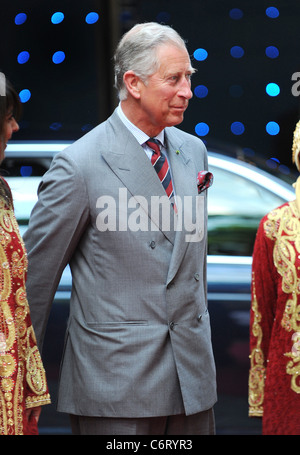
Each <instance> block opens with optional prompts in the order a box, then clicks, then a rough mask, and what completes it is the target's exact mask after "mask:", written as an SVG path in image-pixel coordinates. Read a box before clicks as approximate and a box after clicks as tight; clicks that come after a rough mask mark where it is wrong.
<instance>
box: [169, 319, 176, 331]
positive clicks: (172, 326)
mask: <svg viewBox="0 0 300 455" xmlns="http://www.w3.org/2000/svg"><path fill="white" fill-rule="evenodd" d="M169 327H170V329H171V330H174V327H175V322H173V321H172V322H170V324H169Z"/></svg>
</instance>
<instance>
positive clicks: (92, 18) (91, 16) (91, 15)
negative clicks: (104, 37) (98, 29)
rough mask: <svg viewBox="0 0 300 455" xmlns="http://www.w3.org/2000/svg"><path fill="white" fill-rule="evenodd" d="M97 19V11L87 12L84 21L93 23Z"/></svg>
mask: <svg viewBox="0 0 300 455" xmlns="http://www.w3.org/2000/svg"><path fill="white" fill-rule="evenodd" d="M98 19H99V14H98V13H88V14H87V15H86V18H85V22H86V23H87V24H95V22H97V21H98Z"/></svg>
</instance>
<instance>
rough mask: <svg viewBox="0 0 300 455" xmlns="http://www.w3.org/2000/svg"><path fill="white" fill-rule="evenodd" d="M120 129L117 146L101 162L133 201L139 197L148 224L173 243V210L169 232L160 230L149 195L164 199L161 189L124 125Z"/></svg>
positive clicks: (149, 164)
mask: <svg viewBox="0 0 300 455" xmlns="http://www.w3.org/2000/svg"><path fill="white" fill-rule="evenodd" d="M123 129H124V131H123ZM123 129H122V135H121V136H120V137H122V140H121V141H120V142H121V144H119V145H118V147H117V148H115V150H114V151H111V150H109V151H107V152H103V153H102V156H103V159H104V160H105V161H106V163H107V164H108V166H109V167H110V168H111V170H112V171H113V172H114V174H115V175H116V176H117V177H118V178H119V179H120V181H121V182H122V184H123V186H124V187H125V188H127V190H128V191H129V193H130V195H131V196H133V197H134V198H136V200H137V202H140V201H139V198H140V197H142V198H145V199H146V201H147V207H146V208H145V207H143V205H141V206H142V208H144V209H146V210H147V211H148V216H149V217H150V219H151V221H152V222H153V223H154V224H155V225H156V226H157V227H158V228H159V229H160V230H161V231H162V232H163V233H164V235H165V236H166V237H167V238H168V240H169V241H170V242H171V243H174V238H175V232H174V213H173V211H172V210H170V212H171V214H170V230H165V229H164V228H163V223H162V219H161V218H162V217H159V216H156V215H157V214H153V213H151V198H152V197H153V196H158V197H165V196H166V193H165V191H164V189H163V186H162V184H161V182H160V181H159V178H158V176H157V174H156V173H155V171H154V169H153V167H152V164H151V162H150V160H149V158H148V157H147V155H146V153H145V152H144V150H143V148H142V147H141V146H140V145H139V144H138V142H137V141H136V139H135V138H134V137H133V136H132V134H131V133H130V132H129V131H128V130H127V129H126V128H125V127H124V126H123ZM149 225H150V223H149Z"/></svg>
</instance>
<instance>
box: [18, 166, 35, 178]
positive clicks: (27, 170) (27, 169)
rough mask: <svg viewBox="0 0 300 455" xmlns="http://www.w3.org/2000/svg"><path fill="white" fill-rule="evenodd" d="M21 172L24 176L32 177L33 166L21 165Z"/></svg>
mask: <svg viewBox="0 0 300 455" xmlns="http://www.w3.org/2000/svg"><path fill="white" fill-rule="evenodd" d="M20 174H21V175H22V177H30V176H31V175H32V166H21V169H20Z"/></svg>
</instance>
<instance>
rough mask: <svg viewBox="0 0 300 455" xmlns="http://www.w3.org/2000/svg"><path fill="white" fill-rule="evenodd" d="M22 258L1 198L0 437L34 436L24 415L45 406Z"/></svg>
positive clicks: (31, 424)
mask: <svg viewBox="0 0 300 455" xmlns="http://www.w3.org/2000/svg"><path fill="white" fill-rule="evenodd" d="M26 272H27V256H26V251H25V247H24V244H23V241H22V238H21V236H20V233H19V228H18V224H17V221H16V218H15V216H14V212H13V209H12V207H10V206H9V204H6V203H5V202H4V199H3V197H2V196H1V197H0V434H2V435H3V434H4V435H20V434H37V425H36V424H35V422H32V421H31V422H29V424H28V422H27V420H26V416H25V409H27V408H33V407H36V406H41V405H44V404H48V403H50V396H49V392H48V386H47V382H46V376H45V371H44V368H43V364H42V361H41V357H40V354H39V351H38V348H37V345H36V339H35V334H34V331H33V327H32V324H31V319H30V314H29V307H28V302H27V297H26V289H25V279H26Z"/></svg>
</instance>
